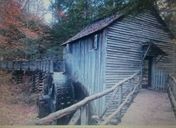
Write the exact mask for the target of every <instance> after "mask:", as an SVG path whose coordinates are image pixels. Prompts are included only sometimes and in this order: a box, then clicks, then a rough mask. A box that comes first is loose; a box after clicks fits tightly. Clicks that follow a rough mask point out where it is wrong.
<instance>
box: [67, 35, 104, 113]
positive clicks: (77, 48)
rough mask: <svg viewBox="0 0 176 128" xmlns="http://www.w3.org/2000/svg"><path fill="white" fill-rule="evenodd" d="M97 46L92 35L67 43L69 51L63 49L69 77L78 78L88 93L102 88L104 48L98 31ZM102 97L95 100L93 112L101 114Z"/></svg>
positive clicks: (99, 90)
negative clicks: (95, 47)
mask: <svg viewBox="0 0 176 128" xmlns="http://www.w3.org/2000/svg"><path fill="white" fill-rule="evenodd" d="M98 37H99V39H98V43H97V44H98V47H97V49H94V48H93V47H92V45H93V39H94V38H93V37H88V38H84V39H82V40H79V41H77V42H76V43H72V44H69V51H68V50H66V49H67V48H65V49H64V52H65V54H64V58H65V61H66V71H68V72H69V74H71V77H73V78H75V79H78V80H79V81H80V82H81V83H82V84H83V85H84V86H85V87H86V89H87V90H88V92H89V95H91V94H94V93H97V92H101V91H103V90H104V89H105V88H104V65H105V55H104V52H105V49H104V42H103V40H104V36H103V33H99V36H98ZM104 104H105V103H104V98H101V99H100V100H96V101H95V102H94V103H93V105H94V108H96V110H95V112H96V113H97V114H99V115H100V114H101V113H102V111H103V109H104Z"/></svg>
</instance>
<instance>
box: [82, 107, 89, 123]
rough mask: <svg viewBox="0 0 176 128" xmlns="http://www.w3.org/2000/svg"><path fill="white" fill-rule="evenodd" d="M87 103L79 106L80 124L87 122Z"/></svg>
mask: <svg viewBox="0 0 176 128" xmlns="http://www.w3.org/2000/svg"><path fill="white" fill-rule="evenodd" d="M86 108H87V105H85V106H83V107H81V125H87V124H88V114H87V110H86Z"/></svg>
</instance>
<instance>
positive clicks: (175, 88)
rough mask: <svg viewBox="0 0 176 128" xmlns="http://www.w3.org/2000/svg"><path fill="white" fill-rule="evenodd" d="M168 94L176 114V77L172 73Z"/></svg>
mask: <svg viewBox="0 0 176 128" xmlns="http://www.w3.org/2000/svg"><path fill="white" fill-rule="evenodd" d="M168 94H169V98H170V101H171V104H172V107H173V111H174V113H175V116H176V78H175V77H173V76H172V75H169V81H168Z"/></svg>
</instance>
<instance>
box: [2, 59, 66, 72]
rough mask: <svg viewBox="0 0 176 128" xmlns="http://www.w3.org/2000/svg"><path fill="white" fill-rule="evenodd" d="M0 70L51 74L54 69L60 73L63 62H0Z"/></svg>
mask: <svg viewBox="0 0 176 128" xmlns="http://www.w3.org/2000/svg"><path fill="white" fill-rule="evenodd" d="M56 63H57V64H56ZM0 69H6V70H25V71H27V70H28V71H36V70H40V71H43V72H49V73H52V72H54V70H55V69H56V70H57V71H62V70H63V69H64V67H63V62H62V61H58V60H33V61H0Z"/></svg>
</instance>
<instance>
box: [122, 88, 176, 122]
mask: <svg viewBox="0 0 176 128" xmlns="http://www.w3.org/2000/svg"><path fill="white" fill-rule="evenodd" d="M120 124H121V125H176V119H175V117H174V113H173V111H172V109H171V104H170V101H169V98H168V95H167V93H162V92H156V91H151V90H145V89H142V90H141V91H140V92H139V94H138V95H137V97H136V98H135V99H134V102H133V103H132V105H131V106H130V108H129V109H128V111H127V113H126V114H125V115H124V117H123V118H122V122H121V123H120Z"/></svg>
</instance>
